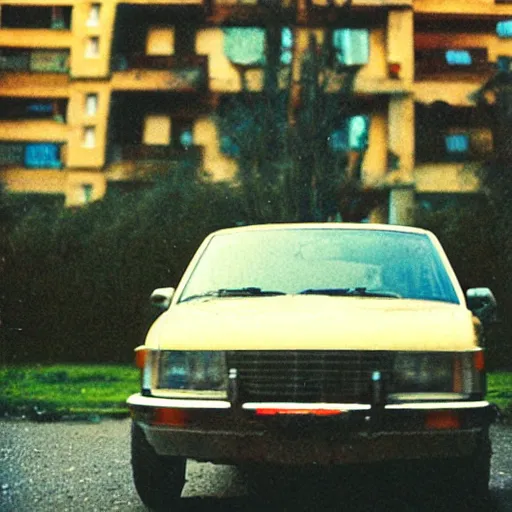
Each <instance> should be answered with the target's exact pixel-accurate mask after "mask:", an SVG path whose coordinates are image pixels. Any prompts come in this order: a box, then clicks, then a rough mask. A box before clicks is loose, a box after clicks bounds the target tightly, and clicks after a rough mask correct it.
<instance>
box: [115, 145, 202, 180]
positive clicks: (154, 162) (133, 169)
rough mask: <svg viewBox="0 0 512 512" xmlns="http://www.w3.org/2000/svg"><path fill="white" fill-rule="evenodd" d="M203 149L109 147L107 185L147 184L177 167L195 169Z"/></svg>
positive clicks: (198, 165) (143, 146)
mask: <svg viewBox="0 0 512 512" xmlns="http://www.w3.org/2000/svg"><path fill="white" fill-rule="evenodd" d="M202 160H203V148H202V147H201V146H191V147H189V148H188V149H185V148H183V147H175V146H163V145H162V146H161V145H144V144H113V145H112V146H111V147H110V149H109V161H110V165H109V171H108V179H109V181H126V180H128V181H132V180H140V181H150V180H152V179H154V178H156V177H158V176H162V175H166V174H168V173H169V172H172V171H173V170H174V169H177V168H178V167H180V166H181V165H186V166H189V167H190V168H191V169H194V170H195V169H198V168H199V167H200V164H201V162H202Z"/></svg>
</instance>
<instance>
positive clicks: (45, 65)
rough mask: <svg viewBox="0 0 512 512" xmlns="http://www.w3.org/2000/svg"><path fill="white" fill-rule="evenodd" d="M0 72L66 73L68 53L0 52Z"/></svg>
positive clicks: (49, 51) (52, 51) (38, 51)
mask: <svg viewBox="0 0 512 512" xmlns="http://www.w3.org/2000/svg"><path fill="white" fill-rule="evenodd" d="M0 70H1V71H19V72H23V71H27V72H34V73H67V72H68V71H69V51H62V50H59V51H54V50H33V51H29V50H21V51H20V50H0Z"/></svg>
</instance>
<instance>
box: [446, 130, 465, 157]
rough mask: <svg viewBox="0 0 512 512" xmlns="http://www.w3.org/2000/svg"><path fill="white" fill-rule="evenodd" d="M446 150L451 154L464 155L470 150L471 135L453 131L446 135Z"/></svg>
mask: <svg viewBox="0 0 512 512" xmlns="http://www.w3.org/2000/svg"><path fill="white" fill-rule="evenodd" d="M444 143H445V148H446V152H447V153H448V155H450V156H463V155H467V154H468V152H469V136H468V135H467V134H466V133H452V134H449V135H445V137H444Z"/></svg>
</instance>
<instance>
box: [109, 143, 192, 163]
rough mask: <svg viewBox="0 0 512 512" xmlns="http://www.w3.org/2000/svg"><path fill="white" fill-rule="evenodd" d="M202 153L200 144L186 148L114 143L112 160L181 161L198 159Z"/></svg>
mask: <svg viewBox="0 0 512 512" xmlns="http://www.w3.org/2000/svg"><path fill="white" fill-rule="evenodd" d="M201 154H202V149H201V146H191V147H190V148H188V149H185V148H182V147H175V146H163V145H145V144H123V145H121V144H114V145H113V147H112V156H113V160H114V161H127V160H135V161H148V160H161V161H173V162H181V161H184V160H194V159H199V158H200V157H201Z"/></svg>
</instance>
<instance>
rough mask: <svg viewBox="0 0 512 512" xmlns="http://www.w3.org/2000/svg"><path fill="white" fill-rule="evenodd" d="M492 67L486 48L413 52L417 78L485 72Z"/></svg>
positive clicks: (419, 50)
mask: <svg viewBox="0 0 512 512" xmlns="http://www.w3.org/2000/svg"><path fill="white" fill-rule="evenodd" d="M493 69H494V66H493V64H491V63H490V62H489V59H488V55H487V49H486V48H465V49H460V50H459V49H449V48H445V49H443V48H439V49H438V48H436V49H418V50H416V52H415V75H416V79H417V80H422V79H425V78H430V77H432V76H435V75H436V74H443V75H449V74H460V73H463V74H464V73H468V74H473V73H485V72H488V71H492V70H493Z"/></svg>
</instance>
